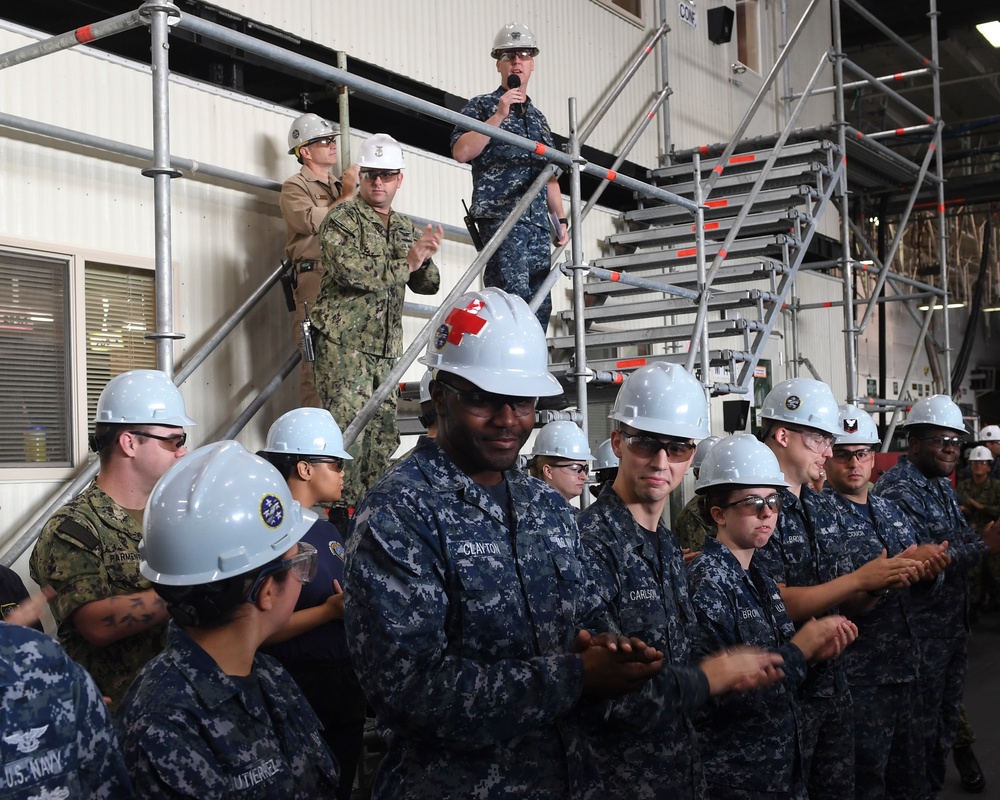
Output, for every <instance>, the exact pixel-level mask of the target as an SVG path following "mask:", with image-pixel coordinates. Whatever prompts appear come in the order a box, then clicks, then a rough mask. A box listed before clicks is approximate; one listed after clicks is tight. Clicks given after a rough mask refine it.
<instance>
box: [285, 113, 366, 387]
mask: <svg viewBox="0 0 1000 800" xmlns="http://www.w3.org/2000/svg"><path fill="white" fill-rule="evenodd" d="M337 135H338V134H337V133H336V132H335V131H334V130H333V126H332V125H331V124H330V123H329V122H327V121H326V120H325V119H323V118H322V117H319V116H317V115H316V114H303V115H302V116H300V117H297V118H296V119H295V120H294V121H293V122H292V127H291V128H290V129H289V130H288V154H289V155H291V156H295V158H296V160H297V161H298V162H299V163H300V164H301V165H302V168H301V169H300V170H299V171H298V172H296V173H295V174H294V175H292V177H290V178H289V179H288V180H286V181H285V182H284V183H283V184H282V185H281V196H280V198H279V200H278V202H279V205H280V206H281V216H282V218H283V219H284V220H285V231H286V235H285V258H286V259H288V260H289V261H291V262H292V280H293V281H294V286H295V291H294V296H295V314H294V324H293V328H292V332H293V335H294V336H295V341H296V343H297V344H298V347H299V351H300V352H302V322H303V320H304V319H305V318H306V314H307V313H308V312H309V311H310V310H312V307H313V305H315V303H316V295H317V294H319V282H320V279H321V278H322V277H323V261H322V255H321V253H320V248H319V229H320V226H321V225H322V224H323V220H324V219H325V218H326V213H327V212H328V211H329V210H330V207H331V206H334V205H336V204H337V203H343V202H344V201H346V200H350V199H351V198H352V197H353V196H354V194H355V192H356V191H357V188H358V166H357V164H352V165H351V166H349V167H348V168H347V169H345V170H344V174H343V176H342V177H341V179H340V180H337V177H336V176H335V175H334V172H333V170H334V168H335V167H336V166H337ZM302 356H303V358H302V361H301V363H300V365H299V402H300V403H301V405H303V406H319V405H320V401H319V394H318V393H317V392H316V381H315V379H314V378H313V365H312V362H311V361H307V360H306V358H305V353H304V352H303V353H302Z"/></svg>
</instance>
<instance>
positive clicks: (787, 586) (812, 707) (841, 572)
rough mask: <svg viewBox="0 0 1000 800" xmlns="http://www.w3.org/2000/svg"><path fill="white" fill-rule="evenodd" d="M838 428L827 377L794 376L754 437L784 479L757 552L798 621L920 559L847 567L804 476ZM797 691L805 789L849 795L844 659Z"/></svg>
mask: <svg viewBox="0 0 1000 800" xmlns="http://www.w3.org/2000/svg"><path fill="white" fill-rule="evenodd" d="M842 433H843V431H842V429H841V425H840V409H839V408H838V406H837V401H836V399H835V398H834V396H833V392H832V391H831V390H830V387H829V386H827V385H826V384H825V383H821V382H820V381H817V380H813V379H812V378H792V379H791V380H787V381H783V382H781V383H779V384H778V385H777V386H775V387H774V388H773V389H772V390H771V391H770V392H769V393H768V395H767V397H766V398H764V403H763V405H762V407H761V430H760V438H761V440H762V441H763V442H764V444H766V445H767V446H768V447H769V448H771V451H772V452H773V453H774V455H775V456H776V457H777V459H778V464H779V465H780V466H781V472H782V474H783V475H784V476H785V480H786V481H787V482H788V483H789V486H788V487H787V488H782V489H780V493H781V496H782V509H783V510H782V514H781V517H780V519H779V520H778V525H777V527H776V528H775V531H774V535H773V536H772V537H771V539H770V540H769V541H768V543H767V544H766V545H764V546H763V547H762V548H761V549H760V550H759V551H758V554H757V558H758V559H759V560H760V562H761V564H762V565H763V566H764V567H765V568H766V569H767V571H768V573H770V575H771V577H773V578H774V579H775V582H776V583H777V584H778V588H779V589H780V590H781V599H782V601H783V602H784V604H785V607H786V609H787V610H788V616H789V617H791V619H792V622H794V623H795V624H796V625H797V626H801V625H804V624H805V623H806V622H808V621H809V620H810V619H812V618H813V617H819V616H823V615H827V614H840V613H841V611H842V608H841V606H842V604H848V605H849V604H850V603H851V602H852V601H857V600H858V599H859V597H860V598H865V597H867V595H866V594H865V593H866V592H882V591H884V590H885V589H886V588H888V587H891V586H895V585H897V584H898V583H899V582H900V581H901V580H902V579H903V578H904V576H908V575H910V574H911V573H912V572H913V571H914V570H916V569H917V568H918V567H919V564H918V563H917V562H916V561H914V560H912V559H909V558H904V557H899V558H895V559H890V558H886V557H885V555H884V554H883V555H882V556H881V557H880V558H875V559H872V560H871V561H870V562H869V563H868V564H865V565H864V566H863V567H861V568H860V569H858V570H855V569H854V565H853V564H852V563H851V559H850V558H849V556H848V552H847V548H846V547H845V544H844V541H843V527H844V522H843V519H842V516H843V515H842V514H841V512H840V510H839V509H838V508H837V506H836V505H835V504H834V502H833V498H832V497H830V496H829V495H827V494H818V493H816V492H814V491H813V490H812V489H811V488H809V486H808V485H807V484H808V483H809V482H811V481H815V480H817V479H818V478H819V475H820V473H821V472H823V471H825V470H826V468H827V459H829V458H831V457H832V456H833V443H834V437H836V436H838V435H840V434H842ZM800 697H801V703H802V748H803V754H804V756H805V762H804V770H805V777H806V783H807V786H808V793H809V797H810V798H813V800H818V799H819V798H828V799H829V800H841V798H844V797H853V796H854V772H855V767H854V708H853V705H852V703H851V693H850V689H849V687H848V683H847V678H846V675H845V674H844V667H843V664H842V663H841V661H840V660H833V661H827V662H823V663H822V664H818V665H813V666H811V667H810V674H809V677H808V678H807V680H806V681H805V683H803V685H802V689H801V691H800Z"/></svg>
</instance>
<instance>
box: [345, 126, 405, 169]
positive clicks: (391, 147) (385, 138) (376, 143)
mask: <svg viewBox="0 0 1000 800" xmlns="http://www.w3.org/2000/svg"><path fill="white" fill-rule="evenodd" d="M356 163H357V165H358V166H359V167H360V168H361V169H403V167H404V164H403V148H402V147H400V146H399V142H397V141H396V140H395V139H393V138H392V137H391V136H390V135H389V134H388V133H376V134H375V135H374V136H369V137H368V138H367V139H365V140H364V141H363V142H362V143H361V147H359V148H358V157H357V160H356Z"/></svg>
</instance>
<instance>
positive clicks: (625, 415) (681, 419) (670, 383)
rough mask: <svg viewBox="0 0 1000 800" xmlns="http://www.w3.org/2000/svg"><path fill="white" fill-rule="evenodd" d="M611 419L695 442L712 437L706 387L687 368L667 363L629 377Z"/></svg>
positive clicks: (657, 363)
mask: <svg viewBox="0 0 1000 800" xmlns="http://www.w3.org/2000/svg"><path fill="white" fill-rule="evenodd" d="M608 417H609V418H610V419H614V420H617V421H618V422H623V423H625V424H626V425H631V426H632V427H633V428H637V429H639V430H641V431H646V432H648V433H659V434H663V435H666V436H677V437H680V438H687V439H695V440H701V439H704V438H705V437H706V436H708V400H707V399H706V398H705V389H704V387H702V385H701V384H700V383H698V381H697V380H696V379H695V378H694V377H692V375H691V374H690V373H688V372H686V371H685V370H684V368H683V367H681V366H678V365H677V364H668V363H666V362H664V361H654V362H653V363H652V364H649V365H648V366H645V367H642V368H640V369H637V370H636V371H635V372H633V373H632V374H631V375H629V376H628V378H626V379H625V383H623V384H622V387H621V389H619V390H618V397H617V398H615V404H614V406H613V407H612V409H611V413H610V414H608Z"/></svg>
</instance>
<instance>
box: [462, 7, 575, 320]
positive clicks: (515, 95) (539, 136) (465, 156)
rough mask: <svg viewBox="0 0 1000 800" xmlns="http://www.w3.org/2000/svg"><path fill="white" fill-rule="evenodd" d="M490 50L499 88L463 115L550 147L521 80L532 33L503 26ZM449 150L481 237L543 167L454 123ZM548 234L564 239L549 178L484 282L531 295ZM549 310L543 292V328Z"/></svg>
mask: <svg viewBox="0 0 1000 800" xmlns="http://www.w3.org/2000/svg"><path fill="white" fill-rule="evenodd" d="M490 55H491V57H492V58H494V59H496V67H497V72H499V73H500V86H499V87H498V88H497V89H495V90H494V91H492V92H490V93H489V94H483V95H479V96H478V97H473V98H472V99H471V100H470V101H469V102H468V103H466V105H465V107H464V108H463V109H462V113H463V114H465V115H466V116H467V117H472V118H473V119H478V120H480V121H481V122H485V123H487V124H488V125H492V126H493V127H495V128H500V129H502V130H505V131H509V132H510V133H516V134H517V135H518V136H524V137H525V138H528V139H531V140H533V141H535V142H540V143H542V144H544V145H545V146H546V147H553V146H554V142H553V139H552V131H551V130H550V129H549V123H548V121H547V120H546V119H545V115H544V114H542V112H541V111H539V110H538V108H537V107H536V106H535V105H534V104H533V103H532V102H531V98H530V97H528V82H529V80H530V78H531V75H532V73H533V72H534V69H535V56H537V55H538V45H537V44H536V43H535V36H534V34H533V33H532V32H531V31H530V30H528V28H527V27H526V26H524V25H522V24H520V23H518V22H511V23H509V24H507V25H504V27H503V28H501V29H500V31H499V32H498V33H497V35H496V37H495V38H494V40H493V49H492V51H491V53H490ZM512 78H516V79H517V80H516V81H512ZM515 84H516V87H515ZM451 154H452V156H454V158H455V160H456V161H458V162H460V163H462V164H468V163H471V164H472V209H471V211H472V216H473V218H474V219H475V220H476V222H477V225H478V228H479V233H480V235H481V236H482V239H483V241H484V242H485V241H489V239H490V238H491V237H492V236H493V234H494V233H496V231H497V229H498V228H499V227H500V225H501V224H502V223H503V221H504V220H505V219H506V218H507V216H508V215H509V214H510V212H511V210H512V209H513V208H514V206H515V204H516V203H517V201H518V200H520V199H521V196H522V195H523V194H524V192H525V191H526V190H527V189H528V187H529V186H530V185H531V183H532V182H533V181H534V180H535V178H536V177H537V176H538V173H540V172H541V171H542V169H543V168H544V167H545V165H546V162H545V161H544V160H543V159H541V158H538V157H536V156H534V155H533V154H532V153H530V152H528V151H527V150H522V149H521V148H519V147H515V146H514V145H510V144H505V143H504V142H500V141H498V140H496V139H492V138H490V137H489V136H486V135H485V134H482V133H476V132H475V131H467V130H464V129H463V128H462V127H461V126H459V127H456V128H455V130H454V132H453V133H452V135H451ZM550 217H552V218H555V219H556V220H558V225H559V229H558V230H557V231H552V230H551V227H550V221H549V220H550ZM551 239H556V240H557V241H558V243H559V244H566V242H568V241H569V234H568V232H567V228H566V218H565V214H564V212H563V201H562V193H561V192H560V190H559V181H557V180H556V179H555V178H552V179H551V180H550V181H549V182H548V185H547V186H546V188H545V189H544V190H543V191H542V192H541V193H540V194H539V195H538V196H537V197H535V199H534V200H533V201H532V203H531V205H530V206H529V208H528V210H527V211H526V212H525V213H524V214H523V215H522V216H521V219H520V220H518V222H517V225H515V226H514V229H513V230H512V231H511V232H510V233H509V234H508V235H507V238H506V239H504V241H503V243H502V244H501V245H500V248H499V249H498V250H497V251H496V253H494V254H493V257H492V258H491V259H490V261H489V263H488V264H487V265H486V272H485V273H484V275H483V283H484V285H486V286H498V287H500V288H501V289H503V290H504V291H507V292H510V293H511V294H516V295H518V296H519V297H521V298H523V299H524V300H525V301H530V300H531V298H532V297H533V296H534V294H535V292H537V291H538V289H539V287H540V286H541V285H542V283H543V282H544V281H545V278H546V276H547V275H548V274H549V258H550V247H549V242H550V240H551ZM551 312H552V300H551V298H550V297H549V296H548V295H546V297H545V299H544V301H543V302H542V304H541V305H540V306H539V307H538V310H537V311H536V312H535V315H536V316H537V318H538V322H539V323H540V324H541V326H542V330H543V331H544V330H545V329H546V327H548V324H549V314H550V313H551Z"/></svg>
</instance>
